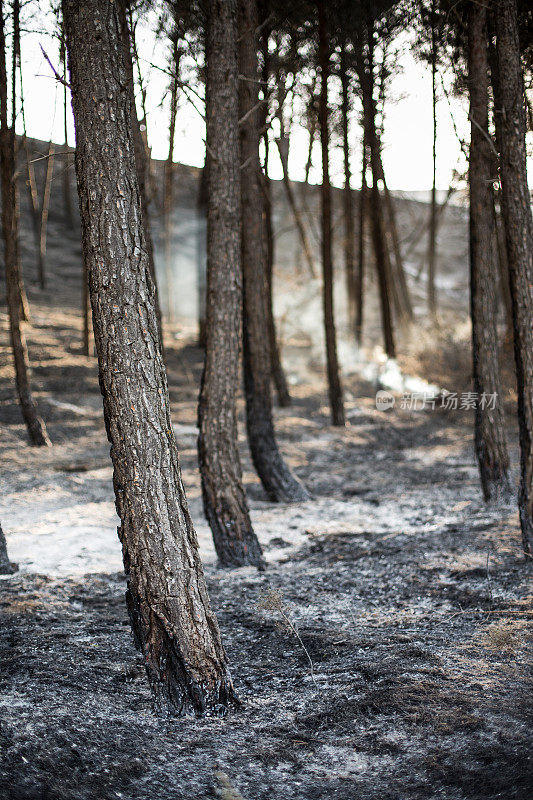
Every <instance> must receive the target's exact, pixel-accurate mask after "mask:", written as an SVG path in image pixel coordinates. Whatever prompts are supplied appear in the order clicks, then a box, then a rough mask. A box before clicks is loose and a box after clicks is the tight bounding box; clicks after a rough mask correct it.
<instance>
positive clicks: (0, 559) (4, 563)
mask: <svg viewBox="0 0 533 800" xmlns="http://www.w3.org/2000/svg"><path fill="white" fill-rule="evenodd" d="M15 571H16V566H15V565H14V564H12V563H11V561H10V560H9V558H8V555H7V544H6V537H5V536H4V531H3V530H2V525H0V575H12V574H13V573H14V572H15Z"/></svg>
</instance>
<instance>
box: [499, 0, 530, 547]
mask: <svg viewBox="0 0 533 800" xmlns="http://www.w3.org/2000/svg"><path fill="white" fill-rule="evenodd" d="M495 17H496V35H497V40H496V46H497V54H498V72H499V80H500V97H501V103H502V104H501V106H500V108H495V115H494V116H495V120H496V124H497V125H500V126H501V148H502V152H501V157H500V176H501V183H502V211H503V219H504V223H505V238H506V243H507V260H508V264H509V283H510V287H511V298H512V301H513V327H514V346H515V362H516V379H517V388H518V424H519V435H520V471H521V475H520V490H519V496H518V509H519V513H520V525H521V528H522V539H523V544H524V552H525V554H526V556H528V557H530V558H531V557H532V556H533V486H532V482H533V324H532V322H531V321H532V319H533V221H532V216H531V199H530V195H529V191H528V186H527V171H526V146H525V132H526V114H525V107H524V87H523V81H522V66H521V63H520V49H519V41H518V23H517V11H516V2H515V0H499V2H498V3H497V4H496V6H495Z"/></svg>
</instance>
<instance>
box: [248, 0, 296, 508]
mask: <svg viewBox="0 0 533 800" xmlns="http://www.w3.org/2000/svg"><path fill="white" fill-rule="evenodd" d="M256 30H257V5H256V0H240V2H239V75H240V76H242V78H241V80H240V82H239V117H240V119H241V125H240V145H241V147H240V164H241V170H240V172H241V209H242V233H241V248H242V265H243V281H244V318H243V359H244V387H245V395H246V423H247V431H248V441H249V444H250V451H251V454H252V460H253V462H254V466H255V468H256V470H257V473H258V475H259V477H260V479H261V483H262V484H263V487H264V488H265V491H266V492H267V494H268V496H269V497H270V498H271V499H272V500H274V501H278V502H284V501H292V500H305V499H307V498H308V494H307V492H306V490H305V489H304V487H303V486H302V484H301V483H300V482H299V481H298V480H297V479H296V478H295V477H294V475H292V473H291V472H290V470H289V468H288V467H287V465H286V464H285V462H284V461H283V459H282V457H281V454H280V452H279V450H278V446H277V443H276V437H275V433H274V423H273V419H272V396H271V379H270V376H271V362H270V347H269V339H268V287H267V275H266V272H267V270H266V267H267V264H266V252H265V235H264V231H263V224H264V197H263V190H262V187H261V165H260V163H259V109H258V108H257V104H258V91H257V85H258V83H257V81H258V59H257V42H256ZM254 109H255V110H254Z"/></svg>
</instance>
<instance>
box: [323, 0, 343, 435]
mask: <svg viewBox="0 0 533 800" xmlns="http://www.w3.org/2000/svg"><path fill="white" fill-rule="evenodd" d="M318 35H319V61H320V112H319V125H320V141H321V145H322V188H321V212H322V214H321V216H322V277H323V289H322V293H323V304H324V329H325V337H326V362H327V373H328V390H329V404H330V408H331V421H332V424H333V425H339V426H343V425H344V424H345V418H344V403H343V399H342V386H341V380H340V375H339V362H338V359H337V337H336V332H335V316H334V307H333V252H332V251H333V242H332V224H331V183H330V178H329V109H328V78H329V72H330V63H329V62H330V52H329V41H328V27H327V12H326V4H325V2H324V0H320V2H319V3H318Z"/></svg>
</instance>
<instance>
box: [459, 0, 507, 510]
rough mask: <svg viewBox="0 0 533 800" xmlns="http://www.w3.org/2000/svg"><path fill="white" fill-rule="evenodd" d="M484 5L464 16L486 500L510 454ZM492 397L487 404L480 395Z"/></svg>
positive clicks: (497, 489)
mask: <svg viewBox="0 0 533 800" xmlns="http://www.w3.org/2000/svg"><path fill="white" fill-rule="evenodd" d="M486 13H487V12H486V9H485V6H482V5H479V4H477V3H471V4H470V9H469V18H468V86H469V92H470V120H471V128H470V158H469V182H470V308H471V315H472V355H473V374H474V391H475V392H476V393H477V397H478V402H477V405H476V417H475V449H476V456H477V460H478V464H479V472H480V476H481V486H482V488H483V495H484V497H485V500H500V499H506V498H508V496H509V494H510V488H511V487H510V482H509V454H508V451H507V442H506V438H505V429H504V417H503V397H502V391H501V382H500V371H499V363H498V330H497V319H498V303H497V292H496V290H497V271H496V263H495V259H494V255H495V253H494V238H493V237H494V209H493V201H494V198H493V195H492V178H493V175H492V167H493V163H494V159H493V156H492V144H491V140H490V137H489V118H488V102H489V96H488V79H489V78H488V59H487V20H486ZM491 396H494V397H495V403H494V408H491V405H492V403H491V402H488V403H485V402H484V401H483V399H482V398H489V397H491Z"/></svg>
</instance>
